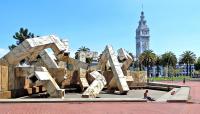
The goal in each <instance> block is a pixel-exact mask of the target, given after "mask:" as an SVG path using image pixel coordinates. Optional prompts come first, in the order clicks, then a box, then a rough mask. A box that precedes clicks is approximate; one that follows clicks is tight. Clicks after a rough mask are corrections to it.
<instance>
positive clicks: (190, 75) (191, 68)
mask: <svg viewBox="0 0 200 114" xmlns="http://www.w3.org/2000/svg"><path fill="white" fill-rule="evenodd" d="M190 77H192V65H191V64H190Z"/></svg>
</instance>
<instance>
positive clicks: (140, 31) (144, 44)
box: [136, 11, 150, 58]
mask: <svg viewBox="0 0 200 114" xmlns="http://www.w3.org/2000/svg"><path fill="white" fill-rule="evenodd" d="M149 38H150V35H149V28H148V26H147V24H146V20H145V19H144V12H143V11H142V12H141V16H140V21H139V25H138V28H137V29H136V57H137V58H138V57H139V56H140V54H141V53H143V52H144V51H145V50H149Z"/></svg>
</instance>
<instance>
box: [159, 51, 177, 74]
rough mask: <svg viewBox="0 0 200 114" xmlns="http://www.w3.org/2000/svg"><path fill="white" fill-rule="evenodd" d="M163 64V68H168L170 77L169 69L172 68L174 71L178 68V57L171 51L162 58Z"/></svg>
mask: <svg viewBox="0 0 200 114" xmlns="http://www.w3.org/2000/svg"><path fill="white" fill-rule="evenodd" d="M161 64H162V65H163V67H166V68H167V75H168V76H169V73H170V72H169V69H170V68H172V69H174V68H175V67H176V64H177V58H176V55H175V54H174V53H173V52H171V51H169V52H166V53H164V54H163V55H162V56H161Z"/></svg>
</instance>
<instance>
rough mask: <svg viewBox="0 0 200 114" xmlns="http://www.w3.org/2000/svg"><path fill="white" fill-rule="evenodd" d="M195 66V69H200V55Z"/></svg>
mask: <svg viewBox="0 0 200 114" xmlns="http://www.w3.org/2000/svg"><path fill="white" fill-rule="evenodd" d="M194 66H195V70H200V57H199V58H198V59H197V61H196V62H195V64H194Z"/></svg>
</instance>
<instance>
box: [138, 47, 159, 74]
mask: <svg viewBox="0 0 200 114" xmlns="http://www.w3.org/2000/svg"><path fill="white" fill-rule="evenodd" d="M139 62H140V64H141V65H143V66H145V67H147V76H148V77H149V76H150V68H151V67H152V66H153V65H154V64H155V62H156V54H155V53H154V52H153V51H152V50H146V51H144V52H143V53H142V54H141V55H140V56H139Z"/></svg>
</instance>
